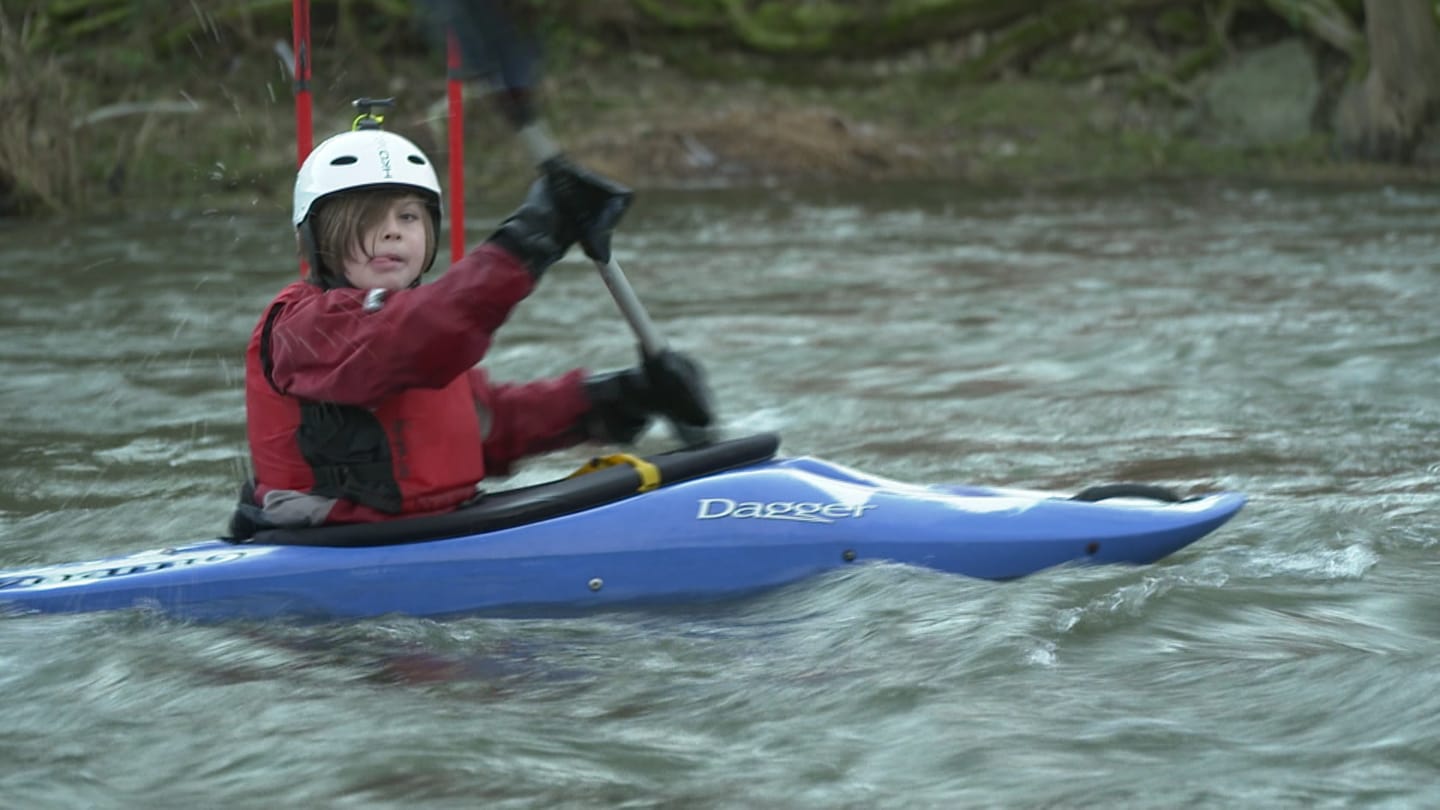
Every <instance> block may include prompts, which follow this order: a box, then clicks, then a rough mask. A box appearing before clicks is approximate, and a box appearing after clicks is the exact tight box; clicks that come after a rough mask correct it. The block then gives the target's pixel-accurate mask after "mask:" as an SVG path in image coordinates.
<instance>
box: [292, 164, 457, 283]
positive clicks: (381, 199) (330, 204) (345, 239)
mask: <svg viewBox="0 0 1440 810" xmlns="http://www.w3.org/2000/svg"><path fill="white" fill-rule="evenodd" d="M407 198H414V199H417V200H419V201H420V203H421V205H422V206H423V205H424V204H425V199H424V198H423V197H422V196H421V195H419V194H417V193H415V192H414V191H412V190H410V189H404V188H378V189H376V188H371V189H360V190H358V191H351V192H346V193H344V194H337V195H335V196H333V197H331V198H329V199H327V200H325V201H324V203H322V204H321V206H320V207H319V210H317V211H316V212H315V214H314V220H315V222H314V228H315V231H314V233H315V255H316V257H317V258H318V259H319V260H320V263H321V264H322V265H323V267H320V268H315V269H316V270H318V271H319V272H321V273H322V274H324V275H325V276H327V280H328V281H330V283H331V285H333V286H337V287H346V286H349V283H348V282H347V281H346V280H345V272H344V270H343V269H342V268H344V266H345V257H346V255H347V254H348V253H349V252H350V248H351V247H352V246H353V247H355V248H358V250H359V252H360V253H362V254H363V253H366V252H368V251H369V249H370V246H369V245H367V244H365V232H366V231H367V230H369V229H370V228H371V227H372V226H373V225H375V223H377V222H379V221H380V218H381V217H383V216H385V214H386V213H387V212H389V210H390V205H391V204H392V203H394V202H396V201H398V200H403V199H407ZM421 219H422V220H423V221H424V223H425V261H424V262H423V263H422V264H421V265H420V266H421V267H424V268H429V267H430V264H431V263H432V262H434V261H435V251H436V249H437V248H438V247H439V246H438V245H437V244H436V242H435V221H434V219H433V218H431V217H429V216H425V217H422V218H421Z"/></svg>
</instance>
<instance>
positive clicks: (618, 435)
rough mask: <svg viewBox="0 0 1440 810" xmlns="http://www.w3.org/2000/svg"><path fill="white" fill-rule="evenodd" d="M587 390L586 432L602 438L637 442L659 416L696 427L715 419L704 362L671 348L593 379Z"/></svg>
mask: <svg viewBox="0 0 1440 810" xmlns="http://www.w3.org/2000/svg"><path fill="white" fill-rule="evenodd" d="M585 392H586V394H587V395H589V397H590V403H591V410H590V414H589V415H588V416H587V417H586V419H585V426H586V432H587V434H588V435H589V436H590V437H591V438H594V439H599V440H602V441H613V442H619V443H621V444H628V443H630V442H633V441H634V440H635V438H636V437H638V436H639V435H640V434H641V433H642V432H644V430H645V428H646V427H648V426H649V424H650V418H651V417H652V416H653V415H657V414H658V415H661V416H665V417H667V418H669V419H671V420H674V421H676V422H680V423H683V424H685V425H689V426H691V427H694V428H704V427H708V426H709V425H710V424H711V423H712V422H713V421H714V420H715V416H714V414H713V413H712V412H711V410H710V392H709V389H707V388H706V386H705V379H704V373H703V372H702V371H701V369H700V364H699V363H696V362H695V361H694V360H693V359H691V358H690V356H689V355H686V354H683V353H681V352H676V351H671V350H669V349H666V350H665V351H663V352H661V353H660V354H658V355H655V356H653V357H647V358H645V361H644V363H643V364H642V365H641V366H640V367H638V368H630V369H625V370H624V371H614V372H610V373H608V374H599V375H596V376H594V377H591V378H590V379H588V380H586V381H585Z"/></svg>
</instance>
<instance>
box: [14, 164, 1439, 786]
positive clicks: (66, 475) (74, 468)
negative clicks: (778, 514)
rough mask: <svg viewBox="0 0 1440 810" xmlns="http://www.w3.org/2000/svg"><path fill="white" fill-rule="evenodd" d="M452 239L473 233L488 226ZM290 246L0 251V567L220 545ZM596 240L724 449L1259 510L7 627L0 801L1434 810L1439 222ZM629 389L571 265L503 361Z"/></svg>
mask: <svg viewBox="0 0 1440 810" xmlns="http://www.w3.org/2000/svg"><path fill="white" fill-rule="evenodd" d="M471 207H472V209H478V213H476V214H474V215H473V218H472V221H471V223H470V224H471V231H472V235H473V236H475V237H479V236H482V235H483V234H484V232H485V228H486V225H487V223H488V222H493V221H494V219H493V218H494V217H495V216H497V215H499V214H500V213H502V211H501V209H500V207H499V203H498V201H489V200H478V201H471ZM285 216H286V212H285V211H283V210H280V209H278V208H275V207H273V206H266V205H259V206H256V207H255V208H254V209H253V210H250V211H245V212H240V213H236V212H233V211H177V212H174V213H171V212H156V213H148V214H137V215H135V216H133V217H128V218H123V219H107V220H105V221H70V222H50V223H44V222H42V223H16V222H4V223H0V281H3V284H4V297H3V304H0V379H3V380H4V384H3V387H0V402H3V413H4V416H5V427H4V430H3V432H0V452H3V455H4V458H5V460H6V462H5V465H4V467H3V470H0V476H3V487H0V537H3V543H0V567H3V568H14V567H20V566H26V565H32V564H41V563H50V562H62V561H67V560H75V559H91V558H94V557H98V556H102V555H104V554H111V553H120V552H126V551H133V550H139V549H143V548H151V547H158V546H164V545H168V544H173V543H175V542H178V541H181V540H187V539H195V538H199V537H205V536H213V535H214V534H216V533H217V532H218V531H219V530H220V529H221V528H222V526H223V525H224V522H225V519H226V517H227V513H228V509H229V507H230V504H231V503H232V498H233V492H234V489H235V486H236V483H237V482H238V480H239V479H240V477H241V476H242V475H243V474H244V470H245V449H244V436H243V419H244V409H243V403H242V397H241V373H242V354H243V348H244V343H245V340H246V338H247V337H248V335H249V332H250V329H251V327H252V325H253V323H254V321H255V318H256V317H257V316H258V313H259V311H260V309H261V307H262V306H263V305H264V303H265V302H266V301H267V300H268V298H269V296H270V295H271V294H272V293H273V292H274V291H275V290H276V289H278V288H279V287H280V286H281V285H283V284H284V283H286V282H287V281H289V280H290V279H291V278H292V277H293V276H294V273H295V270H294V258H293V249H292V246H291V244H290V243H289V242H288V236H287V233H286V230H285V222H286V219H285ZM619 246H620V248H619V250H620V252H619V254H618V255H619V257H620V258H621V259H622V261H623V262H624V264H625V265H626V270H627V273H628V275H629V276H630V278H631V281H632V282H633V284H634V286H635V288H636V290H637V291H638V292H639V293H640V295H641V297H642V298H643V299H644V301H645V302H646V304H647V305H648V307H649V308H650V310H651V313H652V315H653V316H654V317H655V319H656V322H657V324H658V325H659V326H660V328H661V330H662V331H663V332H664V333H665V334H666V336H667V337H668V338H669V339H670V341H671V342H672V343H673V344H675V345H677V346H678V347H680V348H682V349H685V350H688V351H690V352H691V353H693V354H694V355H695V356H697V357H698V358H700V359H701V360H702V361H703V362H704V363H705V365H706V367H707V369H708V370H709V372H710V376H711V379H712V382H713V387H714V389H715V391H716V394H717V397H718V399H719V404H720V408H721V411H722V418H723V420H724V423H725V430H726V432H727V433H729V434H732V435H740V434H744V433H750V432H755V431H760V430H773V431H778V432H779V433H780V434H781V435H782V436H783V439H784V445H783V447H782V452H785V453H787V454H791V455H799V454H811V455H817V456H821V457H823V458H827V459H830V460H833V461H838V462H840V463H843V464H846V465H849V466H853V467H858V468H860V469H862V470H866V471H869V472H873V473H877V474H881V475H886V476H889V477H894V478H900V479H903V480H909V481H916V482H970V483H982V484H997V485H1013V486H1025V487H1035V488H1046V489H1061V490H1074V489H1078V488H1080V487H1083V486H1086V485H1089V484H1094V483H1106V482H1113V481H1143V482H1149V483H1158V484H1163V485H1166V486H1170V487H1173V488H1176V489H1179V490H1181V491H1182V492H1186V493H1193V492H1201V491H1206V490H1213V489H1236V490H1241V491H1244V492H1246V493H1248V494H1249V496H1250V498H1251V501H1250V504H1249V505H1248V506H1247V507H1246V509H1245V510H1244V511H1243V512H1242V513H1241V514H1240V515H1239V516H1238V517H1237V518H1236V519H1235V520H1234V521H1232V522H1231V523H1230V524H1228V525H1227V526H1225V527H1223V528H1222V529H1221V530H1220V531H1218V532H1216V533H1215V534H1213V535H1211V536H1209V537H1207V538H1206V539H1204V540H1202V541H1201V542H1199V543H1198V544H1196V545H1194V546H1191V547H1190V548H1188V549H1186V550H1184V551H1183V552H1181V553H1179V554H1177V555H1175V556H1173V557H1171V558H1170V559H1167V560H1165V561H1163V562H1161V563H1159V564H1156V565H1153V566H1147V567H1140V568H1118V567H1116V568H1085V567H1079V568H1066V569H1060V570H1055V571H1050V572H1045V573H1042V574H1039V575H1036V576H1033V577H1030V578H1027V579H1024V580H1019V581H1015V582H1008V583H993V582H984V581H974V580H968V579H965V578H961V577H956V576H948V575H943V574H938V573H934V572H930V571H925V570H918V569H911V568H906V567H902V566H894V565H888V566H887V565H867V566H859V567H856V568H851V569H846V570H845V571H844V572H843V573H839V574H835V575H830V576H826V577H821V578H819V579H817V580H814V581H810V582H805V583H802V584H799V585H796V586H793V587H789V588H786V589H784V590H782V591H778V592H772V593H768V594H764V595H761V596H758V597H755V598H752V599H747V600H744V601H741V602H738V603H733V604H726V605H715V606H708V607H703V608H700V607H697V608H693V609H688V610H666V611H655V610H651V611H619V612H612V613H604V614H599V615H594V616H586V617H581V618H572V619H564V620H556V619H550V620H513V619H512V620H504V619H459V620H450V621H443V622H437V621H429V620H417V619H410V618H403V617H391V618H383V619H377V620H370V621H361V622H350V623H341V624H322V625H306V626H292V625H286V624H258V623H249V624H245V623H241V624H222V625H216V626H193V625H187V624H182V623H179V622H175V621H172V620H167V619H163V618H157V617H155V616H151V615H145V614H138V613H137V614H127V613H122V614H114V615H92V616H64V617H40V618H37V617H14V618H8V619H4V620H0V657H3V663H0V679H3V688H0V707H3V708H0V711H3V715H4V717H5V721H6V722H5V724H4V725H5V733H4V735H3V736H0V797H3V799H0V804H3V805H5V806H13V807H26V808H44V807H57V808H72V807H87V808H110V807H116V808H119V807H135V806H151V807H159V808H167V807H176V808H179V807H194V806H211V807H234V808H248V807H256V808H270V807H277V806H279V807H300V806H315V807H376V808H383V807H401V806H403V807H407V808H452V807H453V808H464V807H487V808H488V807H514V808H529V807H544V808H555V807H630V808H648V807H665V808H698V807H717V808H754V807H791V808H953V807H1006V808H1014V807H1107V808H1109V807H1180V806H1184V807H1227V808H1228V807H1306V808H1308V807H1317V806H1319V807H1427V806H1434V804H1435V802H1436V801H1440V799H1437V797H1440V588H1437V586H1436V582H1437V579H1440V562H1437V559H1440V557H1437V539H1440V510H1437V505H1440V503H1437V501H1440V498H1437V495H1436V486H1435V482H1436V477H1437V474H1440V445H1437V439H1436V436H1437V430H1440V322H1437V318H1436V313H1437V306H1436V301H1437V300H1440V194H1437V193H1435V192H1427V191H1418V190H1406V189H1390V188H1363V189H1337V188H1325V189H1314V188H1310V189H1304V188H1289V187H1280V186H1255V187H1243V188H1242V187H1235V186H1217V185H1205V184H1201V185H1155V186H1146V187H1140V188H1124V189H1120V188H1092V189H1072V190H1065V191H1045V192H1038V191H1023V190H1003V191H989V192H981V191H976V190H965V189H956V188H954V187H950V186H940V185H935V186H929V187H904V188H900V187H889V188H878V189H876V188H868V189H863V190H862V189H849V190H845V189H825V190H810V191H797V190H793V189H791V190H781V189H772V190H769V191H763V192H757V191H749V192H738V191H696V192H685V193H680V192H675V193H667V194H658V193H657V194H651V195H647V196H645V197H643V198H642V201H641V203H640V204H639V205H638V206H637V208H636V210H635V211H634V212H633V215H632V216H631V218H630V219H629V220H628V221H627V223H626V229H625V232H624V235H623V237H622V238H621V239H620V241H619ZM632 357H633V339H632V338H631V337H630V335H629V333H628V331H627V329H626V327H625V325H624V322H623V321H622V320H621V318H620V317H619V315H618V314H617V312H616V310H615V307H614V305H613V303H612V302H611V301H610V300H609V298H608V296H607V295H606V293H605V292H604V288H603V286H602V285H601V283H600V281H599V280H598V278H596V277H595V275H594V274H593V272H588V271H587V270H586V268H585V266H584V265H583V263H581V262H578V261H577V262H572V263H567V264H566V265H562V266H561V267H560V268H557V270H556V271H555V272H553V273H552V275H550V276H548V277H547V278H546V279H545V282H544V284H543V285H542V287H541V288H540V290H539V291H538V292H537V293H536V294H535V295H534V296H533V297H532V299H531V300H530V301H528V302H526V304H524V305H523V306H522V309H521V310H520V311H518V312H517V314H516V316H515V317H514V318H513V319H512V321H511V323H510V324H509V325H508V326H507V328H506V330H505V331H504V332H502V335H501V339H500V341H499V343H498V345H497V346H496V349H495V350H494V352H493V354H492V357H491V358H490V360H489V365H490V366H491V368H492V370H493V372H494V373H495V375H496V376H498V377H501V378H519V377H525V376H531V375H537V374H541V373H552V372H559V371H562V370H564V369H565V368H568V367H569V366H570V365H572V364H584V365H588V366H590V367H593V368H597V369H602V368H610V367H618V366H621V365H628V364H629V363H630V362H631V361H632ZM668 446H669V440H668V439H667V437H666V436H665V435H664V434H663V433H661V432H658V431H657V432H654V433H652V434H651V435H650V436H648V437H647V438H646V439H645V440H644V442H643V443H642V448H643V449H644V450H646V451H652V450H653V451H659V450H663V449H666V448H667V447H668ZM584 456H585V452H584V451H573V452H567V453H560V454H556V455H554V456H550V457H546V458H542V459H537V460H535V461H534V462H533V463H531V464H530V465H529V466H528V467H526V468H525V470H524V471H523V472H521V473H520V474H519V475H517V476H516V477H515V479H514V481H513V483H515V484H521V483H530V482H533V481H536V480H541V479H544V478H548V477H553V476H557V475H560V474H563V473H566V472H568V471H569V470H570V469H572V468H573V467H574V466H575V465H576V464H578V463H579V461H580V460H583V458H584Z"/></svg>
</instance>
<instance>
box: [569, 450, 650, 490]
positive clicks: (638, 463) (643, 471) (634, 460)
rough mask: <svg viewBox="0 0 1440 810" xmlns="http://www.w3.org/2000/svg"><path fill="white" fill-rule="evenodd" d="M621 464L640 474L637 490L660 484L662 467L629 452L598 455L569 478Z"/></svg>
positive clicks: (648, 488)
mask: <svg viewBox="0 0 1440 810" xmlns="http://www.w3.org/2000/svg"><path fill="white" fill-rule="evenodd" d="M621 464H628V465H629V466H630V467H632V468H634V470H635V473H636V474H637V475H639V476H640V486H639V487H638V488H636V490H635V491H636V492H649V491H650V490H652V489H655V488H657V487H659V486H660V468H659V467H656V466H655V465H654V464H651V463H650V462H648V461H646V460H645V459H643V458H640V457H639V456H632V455H630V454H629V453H612V454H611V455H608V456H596V457H594V458H592V459H590V460H589V461H587V462H585V463H584V464H582V465H581V466H580V469H578V470H576V471H575V472H573V473H570V474H569V475H568V476H566V477H567V478H578V477H580V476H582V475H585V474H587V473H593V472H599V471H600V470H607V469H609V468H611V467H618V466H619V465H621Z"/></svg>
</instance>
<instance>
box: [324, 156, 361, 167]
mask: <svg viewBox="0 0 1440 810" xmlns="http://www.w3.org/2000/svg"><path fill="white" fill-rule="evenodd" d="M359 162H360V158H357V157H355V156H354V155H341V156H340V157H337V158H335V159H334V160H332V161H330V165H331V166H349V165H350V164H351V163H359Z"/></svg>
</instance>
